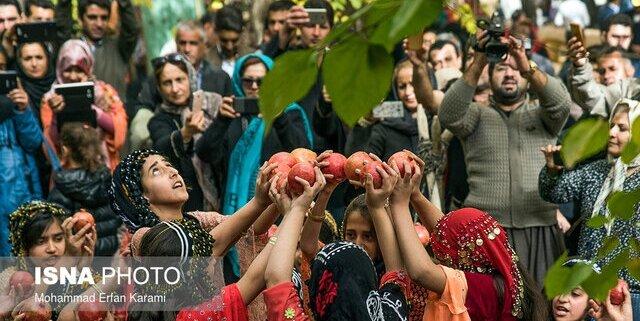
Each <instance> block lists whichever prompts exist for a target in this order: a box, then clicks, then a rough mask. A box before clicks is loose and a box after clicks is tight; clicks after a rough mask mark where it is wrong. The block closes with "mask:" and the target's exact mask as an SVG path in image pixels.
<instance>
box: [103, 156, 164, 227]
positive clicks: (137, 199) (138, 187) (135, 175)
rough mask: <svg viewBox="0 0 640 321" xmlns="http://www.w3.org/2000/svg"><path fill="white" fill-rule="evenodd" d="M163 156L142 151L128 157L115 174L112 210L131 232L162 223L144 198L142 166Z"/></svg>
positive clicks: (111, 193)
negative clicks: (156, 156) (148, 159)
mask: <svg viewBox="0 0 640 321" xmlns="http://www.w3.org/2000/svg"><path fill="white" fill-rule="evenodd" d="M151 155H161V154H160V153H158V152H156V151H154V150H150V149H140V150H136V151H134V152H132V153H131V154H129V155H127V157H125V158H124V159H123V160H122V161H121V162H120V164H118V166H117V167H116V169H115V171H114V172H113V178H112V179H111V187H110V188H109V199H110V202H111V209H112V210H113V212H114V213H115V214H117V215H118V216H120V218H122V221H123V222H124V223H125V224H126V225H127V227H128V228H129V230H130V231H131V232H132V233H134V232H135V231H136V230H137V229H139V228H141V227H151V226H155V225H156V224H158V223H160V219H159V218H158V216H156V214H154V213H153V212H152V211H151V209H150V205H149V201H147V199H146V198H145V197H144V196H143V190H142V166H143V165H144V162H145V160H146V159H147V157H149V156H151Z"/></svg>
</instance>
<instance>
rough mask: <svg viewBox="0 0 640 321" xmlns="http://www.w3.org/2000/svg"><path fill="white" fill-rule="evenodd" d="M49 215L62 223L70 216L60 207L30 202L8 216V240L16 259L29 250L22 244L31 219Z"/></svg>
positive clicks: (46, 203) (23, 255) (52, 204)
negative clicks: (26, 227)
mask: <svg viewBox="0 0 640 321" xmlns="http://www.w3.org/2000/svg"><path fill="white" fill-rule="evenodd" d="M47 213H49V214H51V215H53V217H55V218H57V219H59V220H60V222H62V221H64V220H65V219H66V218H67V217H69V216H70V215H71V214H70V213H69V212H68V211H67V210H66V209H65V208H63V207H62V206H60V205H58V204H55V203H49V202H43V201H32V202H29V203H25V204H22V205H21V206H20V207H18V209H16V210H15V211H14V212H13V213H11V215H10V216H9V240H10V241H11V245H12V248H11V251H12V253H13V255H14V256H16V257H25V256H26V255H27V252H28V251H29V249H27V248H26V247H25V246H26V245H25V244H24V242H25V239H24V237H25V232H26V231H25V226H26V225H28V224H29V223H30V222H31V221H33V218H34V217H36V216H38V215H41V214H47Z"/></svg>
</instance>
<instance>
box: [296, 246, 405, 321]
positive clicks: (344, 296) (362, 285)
mask: <svg viewBox="0 0 640 321" xmlns="http://www.w3.org/2000/svg"><path fill="white" fill-rule="evenodd" d="M310 282H311V284H310V285H309V305H310V308H311V311H313V313H314V317H315V320H318V321H321V320H356V321H361V320H372V321H383V320H406V316H407V307H406V304H405V302H406V298H405V300H404V301H405V302H402V301H401V300H395V299H396V298H391V297H389V296H387V295H381V293H380V292H378V277H377V276H376V272H375V269H374V267H373V262H371V258H370V257H369V256H368V255H367V252H365V251H364V249H363V248H361V247H360V246H358V245H355V244H353V243H350V242H337V243H332V244H329V245H327V246H325V247H324V248H322V250H320V252H318V254H317V255H316V258H315V260H314V261H313V266H312V268H311V279H310Z"/></svg>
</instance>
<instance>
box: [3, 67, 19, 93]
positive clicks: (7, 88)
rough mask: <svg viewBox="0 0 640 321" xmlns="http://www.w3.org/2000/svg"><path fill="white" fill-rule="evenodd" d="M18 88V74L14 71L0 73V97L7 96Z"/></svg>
mask: <svg viewBox="0 0 640 321" xmlns="http://www.w3.org/2000/svg"><path fill="white" fill-rule="evenodd" d="M16 88H18V74H17V73H16V72H15V71H13V70H9V71H0V95H7V94H8V93H10V92H11V91H12V90H14V89H16Z"/></svg>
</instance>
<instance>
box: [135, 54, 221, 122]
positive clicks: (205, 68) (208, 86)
mask: <svg viewBox="0 0 640 321" xmlns="http://www.w3.org/2000/svg"><path fill="white" fill-rule="evenodd" d="M199 89H202V90H203V91H207V92H214V93H217V94H220V95H221V96H231V95H232V94H233V89H232V87H231V78H229V75H227V73H226V72H224V71H223V70H222V69H220V68H218V67H214V66H212V65H211V64H210V63H209V62H208V61H206V60H203V61H202V83H201V84H200V88H199ZM160 103H162V97H161V96H160V91H159V90H158V85H157V83H156V77H153V76H152V77H149V79H148V80H147V82H145V83H144V84H143V85H142V89H141V91H140V94H138V99H137V101H136V102H135V103H134V104H135V106H136V110H138V109H140V108H148V109H151V110H154V108H155V107H156V106H158V105H159V104H160Z"/></svg>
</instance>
